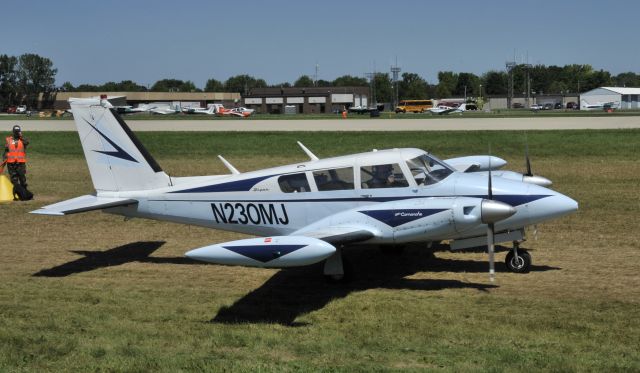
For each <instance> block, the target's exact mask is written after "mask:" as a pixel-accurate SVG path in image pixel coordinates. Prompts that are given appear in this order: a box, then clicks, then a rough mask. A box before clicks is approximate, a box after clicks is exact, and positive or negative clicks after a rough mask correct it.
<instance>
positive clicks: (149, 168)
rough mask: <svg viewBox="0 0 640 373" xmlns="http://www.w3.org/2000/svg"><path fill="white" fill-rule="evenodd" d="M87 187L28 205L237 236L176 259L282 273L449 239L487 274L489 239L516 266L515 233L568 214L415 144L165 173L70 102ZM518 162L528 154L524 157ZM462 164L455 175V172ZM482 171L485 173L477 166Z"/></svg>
mask: <svg viewBox="0 0 640 373" xmlns="http://www.w3.org/2000/svg"><path fill="white" fill-rule="evenodd" d="M70 103H71V107H72V109H73V115H74V120H75V123H76V126H77V127H78V133H79V135H80V140H81V143H82V147H83V150H84V154H85V157H86V159H87V163H88V165H89V171H90V174H91V178H92V181H93V185H94V187H95V189H96V192H95V194H92V195H85V196H81V197H77V198H74V199H70V200H67V201H63V202H59V203H56V204H53V205H49V206H45V207H43V208H41V209H39V210H36V211H33V213H36V214H44V215H67V214H74V213H79V212H85V211H91V210H103V211H104V212H108V213H112V214H117V215H123V216H125V217H140V218H149V219H156V220H166V221H171V222H177V223H184V224H194V225H199V226H204V227H210V228H216V229H223V230H228V231H234V232H241V233H247V234H252V235H257V236H262V237H259V238H249V239H242V240H237V241H231V242H224V243H217V244H213V245H210V246H206V247H202V248H198V249H195V250H191V251H189V252H187V253H186V256H187V257H189V258H192V259H196V260H201V261H205V262H212V263H219V264H227V265H243V266H252V267H270V268H284V267H295V266H305V265H309V264H313V263H317V262H320V261H325V264H324V274H325V275H326V276H327V277H328V278H329V279H333V280H340V279H343V278H344V277H345V272H344V269H343V262H342V254H341V252H342V250H343V248H344V247H346V246H347V245H353V244H381V245H398V244H403V243H408V242H425V243H433V242H440V241H443V240H448V241H450V247H451V248H452V249H453V250H457V249H463V248H469V247H479V246H485V245H486V246H487V247H488V250H489V260H490V273H491V279H493V276H494V269H493V250H494V245H493V243H494V241H495V242H513V243H514V246H513V249H512V250H511V251H509V254H508V255H507V259H506V263H507V266H508V268H509V269H510V270H512V271H514V272H527V271H528V270H529V267H530V265H531V257H530V255H529V254H528V253H527V252H526V251H525V250H523V249H519V245H518V244H519V243H520V242H521V241H522V240H523V239H524V228H525V227H527V226H530V225H535V224H538V223H541V222H544V221H547V220H550V219H553V218H557V217H559V216H562V215H565V214H568V213H571V212H573V211H576V210H577V208H578V204H577V203H576V201H574V200H572V199H571V198H569V197H567V196H564V195H562V194H560V193H558V192H555V191H553V190H550V189H547V188H545V187H543V186H541V185H549V184H550V181H549V180H547V179H545V178H542V177H539V176H534V175H531V174H530V167H529V172H528V174H525V175H523V174H518V173H515V172H510V171H495V172H493V175H492V171H491V169H492V168H494V169H495V168H498V167H500V166H502V165H504V164H505V163H506V162H504V161H503V160H501V159H500V158H497V157H489V156H476V157H462V158H454V159H451V160H450V161H451V163H452V164H454V165H455V167H454V166H451V165H449V163H447V162H445V161H441V160H439V159H438V158H436V157H435V156H433V155H431V154H429V153H427V152H425V151H423V150H420V149H411V148H408V149H390V150H379V151H372V152H368V153H361V154H354V155H348V156H342V157H335V158H327V159H318V157H316V156H315V155H314V154H313V153H311V151H309V150H308V149H307V148H306V147H304V145H302V144H300V146H301V147H302V149H303V150H304V151H305V152H306V153H307V155H308V156H309V157H310V158H311V160H310V161H308V162H301V163H296V164H293V165H288V166H282V167H275V168H269V169H265V170H258V171H251V172H245V173H241V172H239V171H238V170H237V169H236V168H234V167H233V166H232V165H231V164H230V163H229V162H227V161H226V160H225V159H224V158H222V157H220V159H221V160H222V161H223V162H224V164H225V165H226V166H227V168H229V170H230V172H231V174H228V175H215V176H198V177H170V176H168V175H167V174H166V173H164V172H163V171H162V169H161V168H160V166H159V165H158V164H157V163H156V161H155V160H154V159H153V158H152V157H151V155H150V154H149V153H148V152H147V151H146V149H145V148H144V147H143V146H142V144H141V143H140V142H139V141H138V139H137V138H136V137H135V135H134V134H133V133H132V132H131V130H130V129H129V127H128V126H127V125H126V124H125V122H124V121H123V120H122V118H121V117H120V116H119V115H118V113H117V111H116V110H115V109H114V108H113V107H112V106H111V105H110V104H109V103H108V102H107V101H106V100H99V99H71V100H70ZM527 158H528V157H527ZM461 171H466V172H461ZM487 171H488V172H487Z"/></svg>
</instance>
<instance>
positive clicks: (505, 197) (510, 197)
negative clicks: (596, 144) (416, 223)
mask: <svg viewBox="0 0 640 373" xmlns="http://www.w3.org/2000/svg"><path fill="white" fill-rule="evenodd" d="M172 193H186V191H179V192H172ZM438 197H442V198H452V197H471V198H485V199H486V198H487V196H486V195H480V196H478V195H475V196H473V195H469V196H396V197H370V198H366V197H345V198H306V199H243V200H238V199H224V200H209V199H203V200H192V199H190V200H184V199H181V200H162V202H207V203H215V202H239V203H294V202H390V201H402V200H406V199H416V198H438ZM546 197H551V195H550V194H549V195H525V194H502V195H494V196H493V199H494V200H496V201H500V202H504V203H506V204H508V205H510V206H513V207H517V206H520V205H524V204H526V203H529V202H533V201H537V200H539V199H542V198H546ZM149 201H160V200H149Z"/></svg>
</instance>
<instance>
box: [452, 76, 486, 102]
mask: <svg viewBox="0 0 640 373" xmlns="http://www.w3.org/2000/svg"><path fill="white" fill-rule="evenodd" d="M480 84H481V81H480V78H478V76H477V75H475V74H472V73H459V74H458V80H457V81H456V85H455V88H454V89H453V92H451V93H452V94H453V95H455V96H459V97H464V95H465V93H466V95H467V96H480V93H481V92H480V91H479V89H480Z"/></svg>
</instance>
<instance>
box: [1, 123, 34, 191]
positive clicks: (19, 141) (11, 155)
mask: <svg viewBox="0 0 640 373" xmlns="http://www.w3.org/2000/svg"><path fill="white" fill-rule="evenodd" d="M27 145H29V140H27V139H26V138H25V137H24V136H22V129H21V128H20V126H17V125H16V126H13V133H12V135H11V136H7V138H6V139H5V145H4V153H3V154H2V159H3V160H4V161H5V162H6V163H7V171H8V172H9V178H10V179H11V183H12V184H13V192H14V195H17V196H18V197H20V199H24V198H22V195H21V194H20V193H17V191H18V190H24V191H25V192H26V195H31V198H32V196H33V195H32V194H31V193H30V192H28V189H27V153H26V150H27ZM16 199H19V198H16ZM26 199H30V198H26Z"/></svg>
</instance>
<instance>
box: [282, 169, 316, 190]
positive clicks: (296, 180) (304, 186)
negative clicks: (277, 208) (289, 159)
mask: <svg viewBox="0 0 640 373" xmlns="http://www.w3.org/2000/svg"><path fill="white" fill-rule="evenodd" d="M278 184H279V185H280V190H282V191H283V192H284V193H301V192H309V191H311V188H309V182H308V181H307V175H305V174H304V173H300V174H292V175H282V176H280V177H279V178H278Z"/></svg>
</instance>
